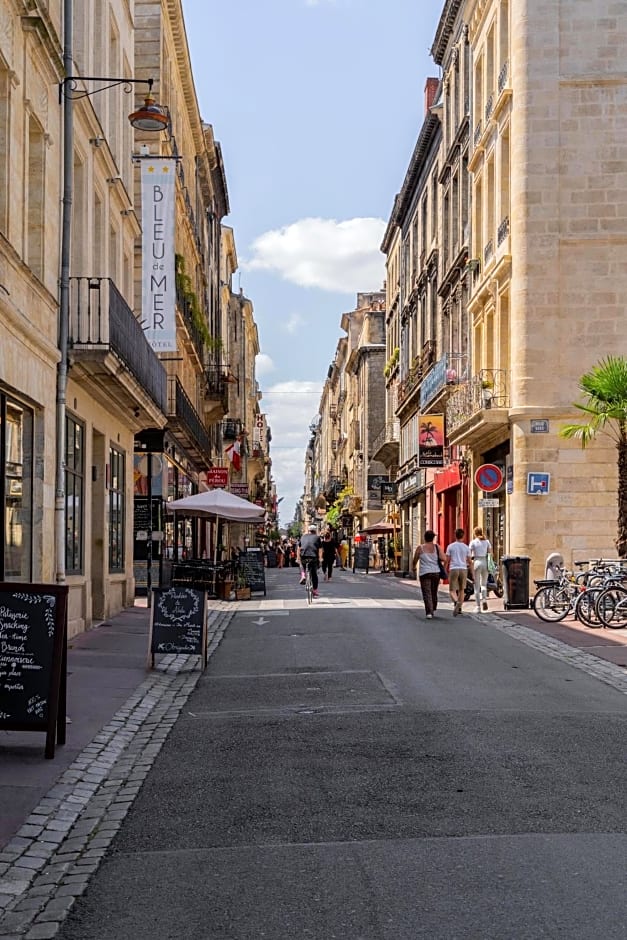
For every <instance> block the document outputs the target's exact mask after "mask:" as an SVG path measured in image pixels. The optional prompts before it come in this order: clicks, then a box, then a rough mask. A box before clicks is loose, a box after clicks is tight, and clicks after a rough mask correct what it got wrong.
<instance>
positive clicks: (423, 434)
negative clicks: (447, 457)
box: [418, 415, 444, 467]
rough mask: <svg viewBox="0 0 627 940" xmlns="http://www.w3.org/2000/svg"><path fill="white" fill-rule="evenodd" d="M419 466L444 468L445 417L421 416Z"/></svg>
mask: <svg viewBox="0 0 627 940" xmlns="http://www.w3.org/2000/svg"><path fill="white" fill-rule="evenodd" d="M418 466H419V467H443V466H444V415H420V419H419V424H418Z"/></svg>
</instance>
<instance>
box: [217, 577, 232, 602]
mask: <svg viewBox="0 0 627 940" xmlns="http://www.w3.org/2000/svg"><path fill="white" fill-rule="evenodd" d="M233 586H234V583H233V581H218V583H217V584H216V594H217V595H218V597H219V598H220V600H222V601H228V600H229V599H230V597H231V591H232V590H233Z"/></svg>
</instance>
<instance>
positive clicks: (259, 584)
mask: <svg viewBox="0 0 627 940" xmlns="http://www.w3.org/2000/svg"><path fill="white" fill-rule="evenodd" d="M238 567H239V571H240V574H241V575H242V580H243V581H244V585H245V586H246V587H249V588H250V590H251V591H252V593H253V594H254V593H255V592H258V591H263V595H264V597H265V596H266V572H265V570H264V567H263V555H262V554H261V549H259V548H248V549H246V551H245V552H243V553H242V554H241V555H240V556H239V561H238Z"/></svg>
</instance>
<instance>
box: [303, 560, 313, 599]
mask: <svg viewBox="0 0 627 940" xmlns="http://www.w3.org/2000/svg"><path fill="white" fill-rule="evenodd" d="M305 591H306V592H307V603H308V604H313V584H312V581H311V571H310V570H309V566H307V574H306V575H305Z"/></svg>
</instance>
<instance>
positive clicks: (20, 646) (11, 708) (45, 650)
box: [0, 582, 68, 758]
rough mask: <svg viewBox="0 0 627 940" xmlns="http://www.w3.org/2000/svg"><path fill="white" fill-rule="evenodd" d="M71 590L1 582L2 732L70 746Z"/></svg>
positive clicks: (50, 750)
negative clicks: (39, 734) (34, 734)
mask: <svg viewBox="0 0 627 940" xmlns="http://www.w3.org/2000/svg"><path fill="white" fill-rule="evenodd" d="M67 591H68V589H67V587H65V586H59V585H53V584H18V583H13V582H11V583H8V582H5V583H0V728H4V729H6V730H8V731H41V732H46V750H45V754H46V757H48V758H52V757H54V745H55V728H56V740H57V743H58V744H64V743H65V710H66V673H67V669H66V659H67V652H66V651H67V631H66V625H67Z"/></svg>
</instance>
